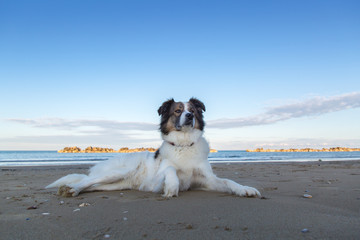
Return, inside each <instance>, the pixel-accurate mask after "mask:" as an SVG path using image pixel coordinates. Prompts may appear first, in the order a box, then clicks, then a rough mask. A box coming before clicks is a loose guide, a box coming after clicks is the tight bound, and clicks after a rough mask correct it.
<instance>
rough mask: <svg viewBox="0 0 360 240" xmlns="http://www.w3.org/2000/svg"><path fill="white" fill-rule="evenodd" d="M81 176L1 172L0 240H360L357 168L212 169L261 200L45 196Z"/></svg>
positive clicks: (194, 195)
mask: <svg viewBox="0 0 360 240" xmlns="http://www.w3.org/2000/svg"><path fill="white" fill-rule="evenodd" d="M87 169H88V166H66V167H14V168H13V167H7V168H1V170H0V171H1V175H0V183H1V185H0V186H1V189H0V239H62V240H63V239H159V240H160V239H359V238H360V161H348V162H314V163H282V164H276V163H242V164H240V163H233V164H213V169H214V172H215V173H216V174H217V175H218V176H219V177H226V178H230V179H232V180H234V181H236V182H239V183H241V184H244V185H249V186H253V187H256V188H258V189H259V190H260V191H261V193H262V195H263V198H261V199H260V198H240V197H235V196H231V195H228V194H223V193H218V192H203V191H188V192H181V193H180V195H179V197H177V198H173V199H170V200H165V199H163V198H161V196H160V195H159V194H155V193H148V192H139V191H132V190H131V191H113V192H93V193H84V194H81V195H79V196H78V197H75V198H62V197H58V196H57V195H56V189H44V186H46V185H47V184H49V183H51V182H52V181H54V180H56V179H57V178H59V177H61V176H64V175H66V174H69V173H84V172H86V171H87ZM304 194H309V195H311V196H312V197H311V198H305V197H304Z"/></svg>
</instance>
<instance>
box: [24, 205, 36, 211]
mask: <svg viewBox="0 0 360 240" xmlns="http://www.w3.org/2000/svg"><path fill="white" fill-rule="evenodd" d="M33 209H38V205H34V206H30V207H28V208H27V210H33Z"/></svg>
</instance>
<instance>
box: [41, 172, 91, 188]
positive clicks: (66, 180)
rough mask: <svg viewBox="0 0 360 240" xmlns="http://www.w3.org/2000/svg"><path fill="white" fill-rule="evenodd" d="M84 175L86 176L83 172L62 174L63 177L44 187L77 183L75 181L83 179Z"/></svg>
mask: <svg viewBox="0 0 360 240" xmlns="http://www.w3.org/2000/svg"><path fill="white" fill-rule="evenodd" d="M85 177H87V175H85V174H69V175H67V176H64V177H62V178H60V179H58V180H56V181H55V182H53V183H51V184H49V185H47V186H46V187H45V188H54V187H60V186H63V185H67V184H70V183H77V182H80V181H81V180H83V179H84V178H85Z"/></svg>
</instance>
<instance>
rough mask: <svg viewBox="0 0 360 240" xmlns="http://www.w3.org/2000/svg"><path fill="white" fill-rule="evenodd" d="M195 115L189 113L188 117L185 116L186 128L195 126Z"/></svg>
mask: <svg viewBox="0 0 360 240" xmlns="http://www.w3.org/2000/svg"><path fill="white" fill-rule="evenodd" d="M193 120H194V114H192V113H187V114H186V115H185V123H184V125H185V126H189V125H191V126H193V123H194V121H193Z"/></svg>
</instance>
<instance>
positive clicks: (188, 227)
mask: <svg viewBox="0 0 360 240" xmlns="http://www.w3.org/2000/svg"><path fill="white" fill-rule="evenodd" d="M185 228H186V229H189V230H190V229H194V227H193V226H192V225H191V224H187V225H186V227H185Z"/></svg>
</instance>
